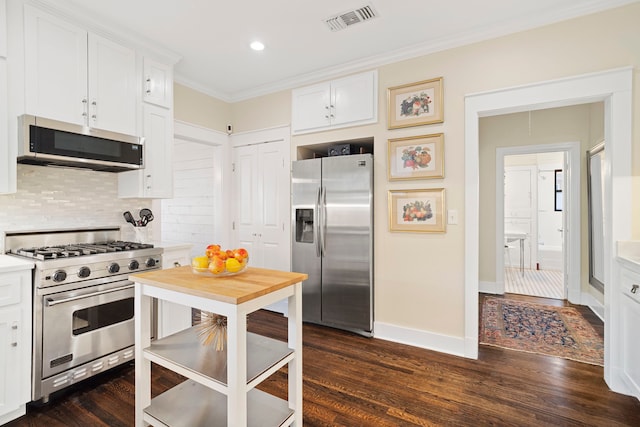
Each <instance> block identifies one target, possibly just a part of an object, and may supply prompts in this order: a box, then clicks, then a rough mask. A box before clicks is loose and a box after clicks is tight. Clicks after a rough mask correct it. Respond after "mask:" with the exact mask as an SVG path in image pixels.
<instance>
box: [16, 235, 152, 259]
mask: <svg viewBox="0 0 640 427" xmlns="http://www.w3.org/2000/svg"><path fill="white" fill-rule="evenodd" d="M149 248H153V245H152V244H149V243H137V242H126V241H121V240H114V241H109V242H98V243H73V244H68V245H60V246H46V247H33V248H20V249H15V250H13V249H12V250H10V251H9V253H12V254H14V255H20V256H23V257H28V258H34V259H38V260H43V261H44V260H49V259H57V258H71V257H78V256H83V255H95V254H106V253H113V252H124V251H133V250H136V249H149Z"/></svg>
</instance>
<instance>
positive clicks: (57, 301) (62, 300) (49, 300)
mask: <svg viewBox="0 0 640 427" xmlns="http://www.w3.org/2000/svg"><path fill="white" fill-rule="evenodd" d="M133 286H134V285H133V283H132V284H130V285H126V286H120V287H118V288H112V289H105V290H104V291H97V292H92V293H90V294H82V295H76V296H73V297H69V298H60V299H54V298H47V299H46V303H47V307H52V306H54V305H58V304H63V303H65V302H70V301H77V300H79V299H84V298H91V297H95V296H98V295H103V294H108V293H111V292H117V291H124V290H125V289H131V288H133Z"/></svg>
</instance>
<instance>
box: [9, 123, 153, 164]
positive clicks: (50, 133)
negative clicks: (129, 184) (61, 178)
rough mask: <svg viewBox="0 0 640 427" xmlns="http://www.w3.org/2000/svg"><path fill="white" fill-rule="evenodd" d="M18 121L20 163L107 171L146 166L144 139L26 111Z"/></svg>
mask: <svg viewBox="0 0 640 427" xmlns="http://www.w3.org/2000/svg"><path fill="white" fill-rule="evenodd" d="M18 121H19V125H18V135H19V138H20V144H19V148H18V163H26V164H36V165H56V166H71V167H81V168H87V169H93V170H97V171H103V172H124V171H130V170H135V169H141V168H143V167H144V157H143V152H144V149H143V148H144V147H143V138H140V137H137V136H132V135H125V134H121V133H116V132H109V131H104V130H100V129H92V128H89V127H85V126H80V125H76V124H71V123H65V122H59V121H57V120H51V119H46V118H42V117H36V116H31V115H26V114H25V115H22V116H20V117H19V118H18Z"/></svg>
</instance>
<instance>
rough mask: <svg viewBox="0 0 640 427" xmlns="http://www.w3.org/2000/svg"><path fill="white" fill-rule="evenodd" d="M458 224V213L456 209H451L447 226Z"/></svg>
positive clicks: (448, 213) (448, 212)
mask: <svg viewBox="0 0 640 427" xmlns="http://www.w3.org/2000/svg"><path fill="white" fill-rule="evenodd" d="M457 223H458V211H457V210H456V209H449V210H448V211H447V224H449V225H456V224H457Z"/></svg>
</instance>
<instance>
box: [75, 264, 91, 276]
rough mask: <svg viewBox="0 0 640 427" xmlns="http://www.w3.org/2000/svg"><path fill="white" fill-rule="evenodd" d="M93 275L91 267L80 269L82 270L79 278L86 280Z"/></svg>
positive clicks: (79, 272) (79, 271)
mask: <svg viewBox="0 0 640 427" xmlns="http://www.w3.org/2000/svg"><path fill="white" fill-rule="evenodd" d="M90 274H91V269H90V268H89V267H80V270H78V277H81V278H83V279H84V278H85V277H89V275H90Z"/></svg>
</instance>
